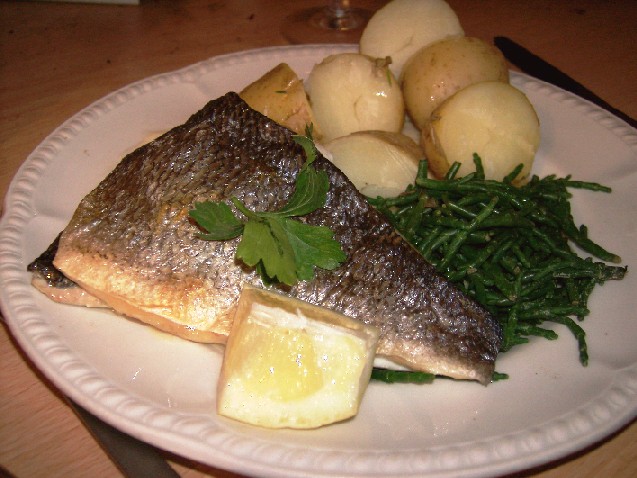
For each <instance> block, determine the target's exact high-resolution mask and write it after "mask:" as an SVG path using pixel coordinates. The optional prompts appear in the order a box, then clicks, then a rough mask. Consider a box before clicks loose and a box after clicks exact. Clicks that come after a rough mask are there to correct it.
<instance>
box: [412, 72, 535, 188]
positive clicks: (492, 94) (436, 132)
mask: <svg viewBox="0 0 637 478" xmlns="http://www.w3.org/2000/svg"><path fill="white" fill-rule="evenodd" d="M422 144H423V147H424V148H425V153H426V155H427V159H428V161H429V166H430V169H431V171H432V172H433V173H434V175H435V176H436V177H442V176H444V175H445V174H446V173H447V170H448V169H449V166H450V165H451V164H453V163H454V162H459V163H461V167H460V169H459V171H458V176H463V175H466V174H468V173H470V172H472V171H475V165H474V163H473V154H474V153H477V154H478V155H479V156H480V158H481V159H482V163H483V166H484V172H485V176H486V178H487V179H495V180H502V179H503V178H504V176H506V175H507V174H509V173H510V172H511V171H512V170H513V169H514V168H515V167H516V166H518V165H519V164H523V165H524V168H523V170H522V172H521V173H520V175H518V177H517V179H516V181H515V183H517V184H521V183H524V182H525V181H526V180H528V177H529V174H530V171H531V166H532V164H533V159H534V158H535V153H536V152H537V149H538V147H539V144H540V123H539V119H538V116H537V114H536V112H535V109H534V108H533V105H531V102H530V101H529V100H528V98H527V97H526V96H525V95H524V93H522V92H521V91H520V90H518V89H516V88H515V87H513V86H511V85H510V84H509V83H502V82H500V81H486V82H482V83H474V84H473V85H470V86H467V87H466V88H463V89H462V90H460V91H458V92H457V93H456V94H454V95H453V96H451V97H450V98H448V99H447V100H445V101H444V102H443V103H442V104H441V105H440V106H439V107H438V108H437V109H435V110H434V112H433V114H432V116H431V122H430V124H429V127H428V128H426V129H424V130H423V132H422Z"/></svg>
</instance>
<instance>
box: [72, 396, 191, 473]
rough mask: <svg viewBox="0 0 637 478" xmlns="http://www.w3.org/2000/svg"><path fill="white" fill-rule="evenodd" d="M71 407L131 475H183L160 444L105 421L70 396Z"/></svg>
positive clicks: (120, 466)
mask: <svg viewBox="0 0 637 478" xmlns="http://www.w3.org/2000/svg"><path fill="white" fill-rule="evenodd" d="M67 402H68V404H69V406H70V407H71V409H72V410H73V411H74V412H75V414H76V415H77V416H78V418H79V419H80V421H81V422H82V423H83V424H84V426H85V427H86V428H87V429H88V431H89V432H90V433H91V435H92V436H93V438H95V440H96V441H97V442H98V443H99V445H100V446H101V447H102V449H104V451H105V452H106V454H107V455H108V456H109V458H110V459H111V460H112V461H113V463H115V465H116V466H117V468H118V469H119V470H120V471H121V472H122V474H123V475H124V476H125V477H127V478H179V474H178V473H177V472H176V471H175V470H173V469H172V468H171V467H170V465H169V464H168V463H167V462H166V460H164V458H163V457H162V456H161V454H160V453H159V452H158V451H157V449H156V448H154V447H153V446H151V445H149V444H148V443H145V442H143V441H141V440H138V439H136V438H134V437H132V436H130V435H128V434H126V433H124V432H121V431H119V430H118V429H117V428H115V427H112V426H111V425H109V424H107V423H105V422H103V421H102V420H100V419H99V418H98V417H96V416H95V415H93V414H91V413H90V412H88V411H87V410H86V409H84V408H82V407H81V406H80V405H78V404H77V403H75V402H73V400H71V399H70V398H67Z"/></svg>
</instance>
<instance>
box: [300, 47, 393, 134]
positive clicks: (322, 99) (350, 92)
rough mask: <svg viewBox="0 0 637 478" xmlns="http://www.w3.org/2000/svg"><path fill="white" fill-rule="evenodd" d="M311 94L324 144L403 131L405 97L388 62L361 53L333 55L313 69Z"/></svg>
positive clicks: (310, 83) (310, 77) (309, 89)
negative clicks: (375, 132) (376, 132)
mask: <svg viewBox="0 0 637 478" xmlns="http://www.w3.org/2000/svg"><path fill="white" fill-rule="evenodd" d="M307 91H308V95H309V97H310V104H311V106H312V111H313V112H314V118H315V119H316V122H317V124H318V128H319V130H320V131H321V134H322V135H323V141H324V142H327V141H330V140H332V139H334V138H338V137H339V136H345V135H348V134H350V133H353V132H355V131H364V130H372V129H373V130H381V131H400V130H401V129H402V127H403V123H404V120H405V104H404V101H403V93H402V90H401V89H400V85H398V83H397V82H396V79H395V78H394V77H393V75H392V74H391V72H390V71H389V69H388V68H387V65H386V64H385V63H384V61H378V60H375V59H373V58H370V57H368V56H365V55H361V54H358V53H342V54H337V55H330V56H328V57H327V58H325V59H324V60H323V61H322V62H321V63H319V64H317V65H314V68H312V71H311V72H310V74H309V76H308V79H307Z"/></svg>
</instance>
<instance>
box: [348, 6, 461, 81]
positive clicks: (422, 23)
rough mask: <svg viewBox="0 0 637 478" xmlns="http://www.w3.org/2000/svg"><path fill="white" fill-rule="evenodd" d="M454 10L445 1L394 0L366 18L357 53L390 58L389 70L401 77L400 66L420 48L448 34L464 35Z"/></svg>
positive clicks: (448, 35)
mask: <svg viewBox="0 0 637 478" xmlns="http://www.w3.org/2000/svg"><path fill="white" fill-rule="evenodd" d="M463 35H464V30H463V29H462V27H461V26H460V22H459V20H458V17H457V16H456V13H455V12H454V11H453V10H452V9H451V7H450V6H449V5H448V4H447V2H445V1H444V0H393V1H391V2H389V3H388V4H387V5H385V6H384V7H383V8H381V9H380V10H378V11H377V12H376V13H374V15H373V16H372V18H370V19H369V22H368V23H367V26H366V27H365V29H364V30H363V33H362V35H361V39H360V52H361V53H363V54H365V55H369V56H372V57H375V58H385V57H388V56H389V57H391V61H392V63H391V66H390V68H391V70H392V72H393V73H394V75H396V78H398V79H399V80H401V77H402V70H403V66H404V65H405V63H406V62H407V60H408V59H409V58H410V57H411V56H412V55H413V54H414V53H416V52H417V51H418V50H420V49H421V48H423V47H425V46H427V45H429V44H430V43H433V42H435V41H438V40H441V39H443V38H446V37H450V36H463Z"/></svg>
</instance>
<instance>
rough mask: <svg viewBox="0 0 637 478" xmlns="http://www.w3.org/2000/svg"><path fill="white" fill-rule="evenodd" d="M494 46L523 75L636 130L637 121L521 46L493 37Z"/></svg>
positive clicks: (505, 38)
mask: <svg viewBox="0 0 637 478" xmlns="http://www.w3.org/2000/svg"><path fill="white" fill-rule="evenodd" d="M494 43H495V46H497V47H498V48H499V49H500V50H501V51H502V53H503V54H504V56H505V58H506V59H507V60H509V61H510V62H511V63H513V64H514V65H515V66H517V67H518V68H520V69H521V70H522V71H524V72H525V73H528V74H529V75H531V76H534V77H535V78H537V79H539V80H542V81H545V82H547V83H552V84H553V85H555V86H558V87H560V88H562V89H563V90H566V91H570V92H571V93H575V94H576V95H577V96H579V97H581V98H584V99H585V100H588V101H590V102H591V103H594V104H596V105H597V106H599V107H600V108H603V109H605V110H606V111H609V112H610V113H612V114H614V115H615V116H617V117H618V118H621V119H622V120H624V121H625V122H626V123H628V124H629V125H630V126H632V127H633V128H637V120H635V119H634V118H632V117H630V116H628V115H627V114H626V113H624V112H622V111H620V110H618V109H617V108H614V107H613V106H611V105H610V104H608V103H607V102H606V101H604V100H603V99H602V98H600V97H599V96H597V95H596V94H595V93H593V92H592V91H591V90H589V89H588V88H586V87H585V86H584V85H582V84H581V83H579V82H577V81H575V80H574V79H573V78H571V77H570V76H568V75H567V74H566V73H563V72H562V71H560V70H558V69H557V68H556V67H554V66H553V65H551V64H550V63H548V62H546V61H545V60H543V59H542V58H540V57H539V56H537V55H534V54H533V53H531V52H530V51H529V50H527V49H526V48H524V47H523V46H521V45H519V44H517V43H516V42H514V41H513V40H511V39H510V38H507V37H495V38H494Z"/></svg>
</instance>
